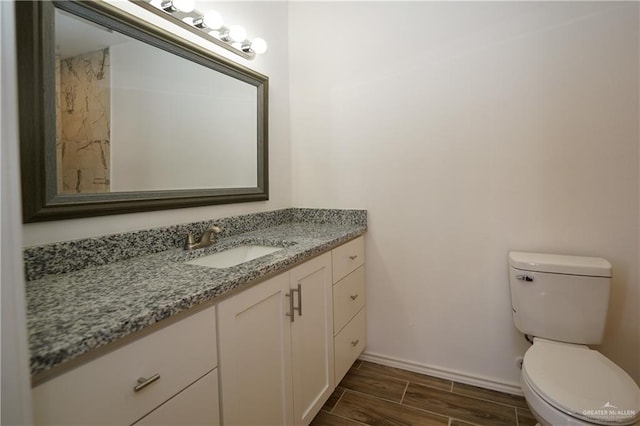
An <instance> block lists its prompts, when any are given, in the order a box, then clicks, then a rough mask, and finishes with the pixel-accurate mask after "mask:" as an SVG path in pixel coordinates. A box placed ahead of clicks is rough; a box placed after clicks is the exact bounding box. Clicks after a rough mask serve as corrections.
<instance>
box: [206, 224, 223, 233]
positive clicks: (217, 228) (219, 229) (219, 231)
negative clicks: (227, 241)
mask: <svg viewBox="0 0 640 426" xmlns="http://www.w3.org/2000/svg"><path fill="white" fill-rule="evenodd" d="M209 229H211V231H213V233H214V234H219V233H221V232H222V228H220V227H219V226H218V225H211V226H210V227H209Z"/></svg>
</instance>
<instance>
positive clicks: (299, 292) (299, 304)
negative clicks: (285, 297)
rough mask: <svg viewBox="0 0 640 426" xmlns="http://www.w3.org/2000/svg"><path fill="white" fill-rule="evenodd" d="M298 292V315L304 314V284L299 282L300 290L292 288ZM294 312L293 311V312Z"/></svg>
mask: <svg viewBox="0 0 640 426" xmlns="http://www.w3.org/2000/svg"><path fill="white" fill-rule="evenodd" d="M292 291H297V292H298V308H294V309H295V310H297V311H298V316H299V317H301V316H302V284H298V290H292ZM292 313H293V312H292Z"/></svg>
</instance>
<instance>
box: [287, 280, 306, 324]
mask: <svg viewBox="0 0 640 426" xmlns="http://www.w3.org/2000/svg"><path fill="white" fill-rule="evenodd" d="M296 291H297V292H298V307H296V306H295V303H293V293H295V292H296ZM286 296H287V297H288V298H289V312H287V314H286V315H287V316H288V317H290V318H291V322H294V321H295V311H298V316H299V317H301V316H302V284H298V288H292V289H291V290H290V291H289V294H287V295H286Z"/></svg>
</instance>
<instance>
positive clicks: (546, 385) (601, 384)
mask: <svg viewBox="0 0 640 426" xmlns="http://www.w3.org/2000/svg"><path fill="white" fill-rule="evenodd" d="M522 376H523V379H524V380H525V381H526V382H527V383H528V384H529V385H530V386H531V388H532V390H533V391H534V392H535V393H536V394H538V395H539V396H540V398H542V399H543V400H544V401H545V402H546V403H548V404H549V405H551V406H553V407H554V408H556V409H558V410H560V411H562V412H564V413H566V414H568V415H570V416H572V417H575V418H577V419H580V420H583V421H586V422H588V423H591V424H600V425H619V426H622V425H631V424H634V423H635V422H637V421H638V420H639V419H640V388H638V386H637V385H636V383H635V382H634V381H633V380H632V379H631V377H630V376H629V375H628V374H627V373H625V372H624V371H623V370H622V369H621V368H620V367H618V366H617V365H616V364H614V363H613V362H612V361H610V360H609V359H607V358H606V357H605V356H604V355H602V354H600V353H599V352H597V351H594V350H591V349H589V348H588V347H586V346H582V345H574V344H569V343H561V342H555V341H551V340H545V339H540V338H535V339H534V345H533V346H532V347H531V348H530V349H529V350H528V351H527V352H526V353H525V356H524V361H523V365H522Z"/></svg>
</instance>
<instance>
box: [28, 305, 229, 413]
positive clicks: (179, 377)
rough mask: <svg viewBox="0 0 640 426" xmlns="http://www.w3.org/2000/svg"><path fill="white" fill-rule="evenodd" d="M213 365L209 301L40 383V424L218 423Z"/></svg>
mask: <svg viewBox="0 0 640 426" xmlns="http://www.w3.org/2000/svg"><path fill="white" fill-rule="evenodd" d="M216 366H217V351H216V324H215V307H210V308H207V309H204V310H202V311H200V312H197V313H195V314H193V315H190V316H188V317H186V318H184V319H182V320H180V321H177V322H176V323H174V324H171V325H169V326H167V327H165V328H162V329H160V330H157V331H155V332H153V333H151V334H149V335H147V336H145V337H142V338H140V339H138V340H135V341H133V342H131V343H128V344H126V345H124V346H122V347H120V348H118V349H115V350H113V351H112V352H109V353H107V354H105V355H103V356H100V357H99V358H97V359H95V360H93V361H91V362H88V363H86V364H83V365H81V366H79V367H77V368H75V369H73V370H70V371H68V372H66V373H64V374H62V375H60V376H58V377H55V378H53V379H51V380H49V381H47V382H44V383H42V384H40V385H38V386H36V387H35V388H33V400H34V417H35V423H36V424H42V425H45V424H55V425H94V424H109V425H131V424H134V423H136V422H138V421H139V422H140V424H145V425H151V424H167V422H169V423H171V424H174V425H179V424H194V423H202V422H206V424H219V402H218V394H217V392H218V381H217V368H216ZM155 377H158V378H157V379H155V380H153V378H155ZM139 379H141V380H140V382H144V379H148V384H147V385H146V386H145V385H144V384H141V383H139ZM136 388H137V390H136ZM185 413H189V414H188V416H186V415H185Z"/></svg>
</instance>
